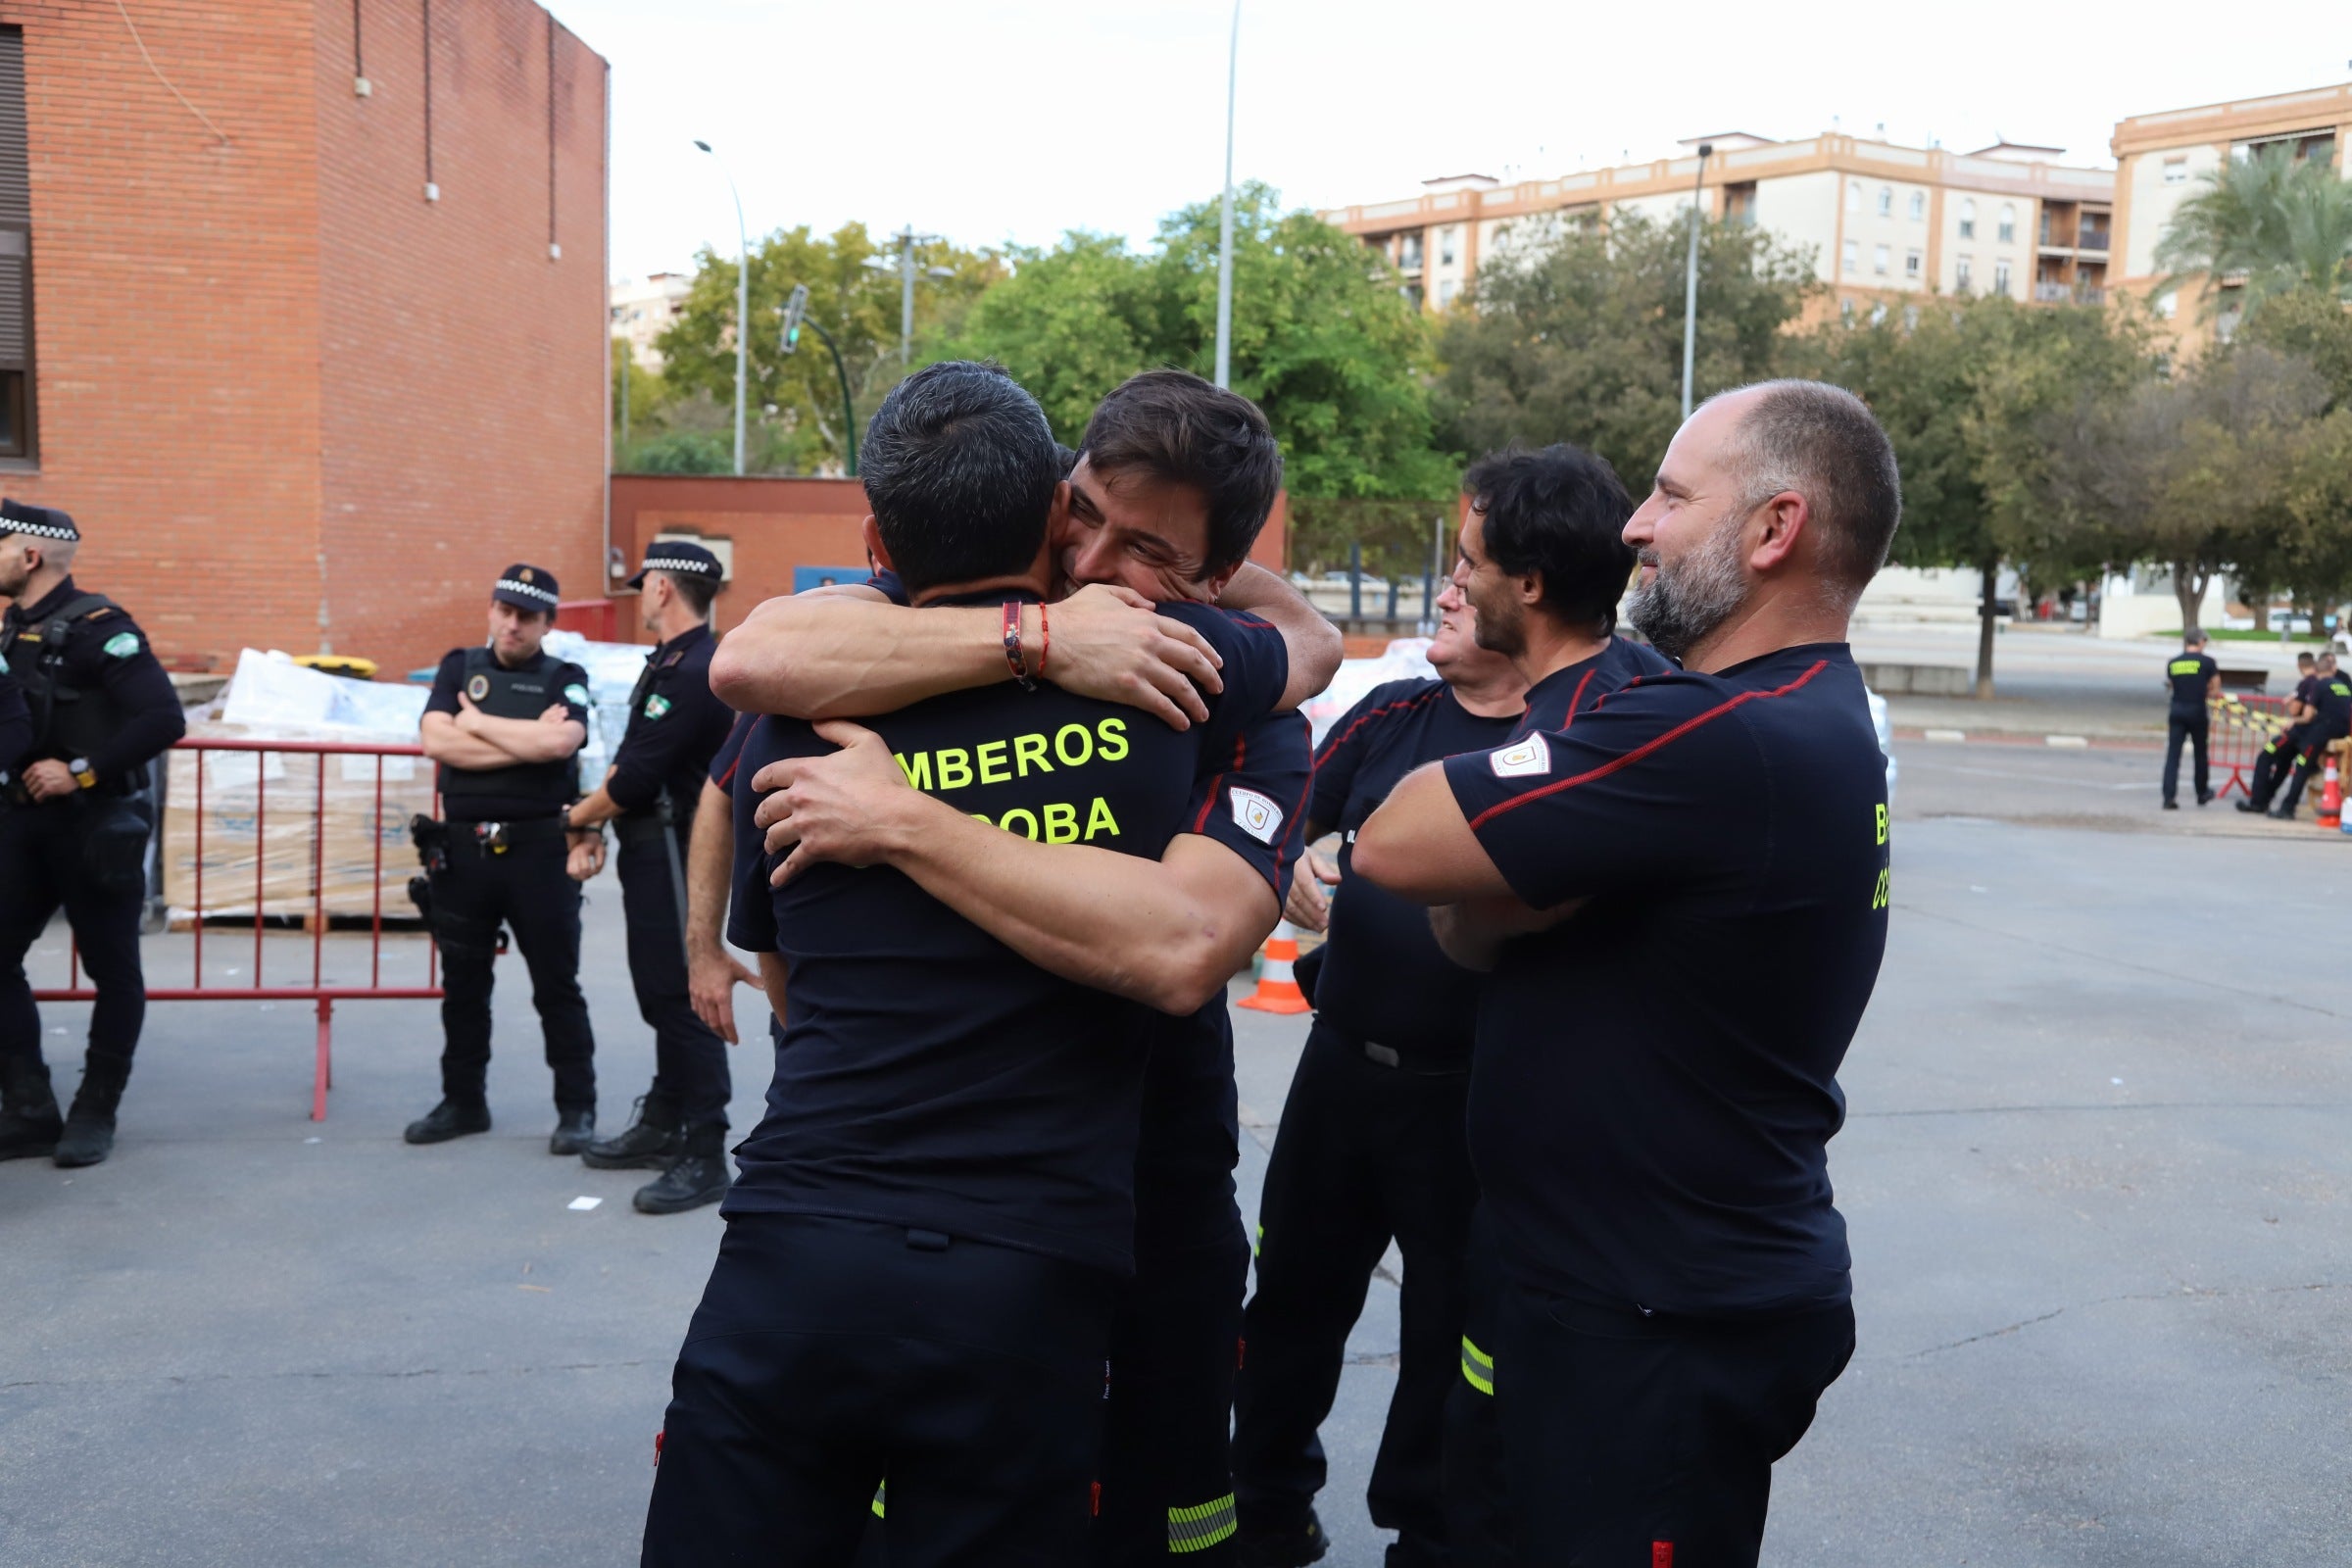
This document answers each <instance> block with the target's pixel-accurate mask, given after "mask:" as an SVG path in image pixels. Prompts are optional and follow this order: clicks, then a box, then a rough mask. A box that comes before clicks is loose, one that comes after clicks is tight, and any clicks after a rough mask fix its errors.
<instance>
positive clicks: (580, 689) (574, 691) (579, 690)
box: [564, 680, 588, 708]
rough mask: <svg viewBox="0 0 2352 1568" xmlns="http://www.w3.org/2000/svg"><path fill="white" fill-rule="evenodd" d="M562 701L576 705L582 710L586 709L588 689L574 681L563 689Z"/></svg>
mask: <svg viewBox="0 0 2352 1568" xmlns="http://www.w3.org/2000/svg"><path fill="white" fill-rule="evenodd" d="M564 701H565V702H567V703H577V704H579V705H580V706H581V707H582V708H586V707H587V706H588V688H587V687H585V686H583V685H581V684H580V683H579V682H578V681H576V680H575V681H573V682H572V683H571V684H570V685H568V686H566V687H564Z"/></svg>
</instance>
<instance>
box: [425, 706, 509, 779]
mask: <svg viewBox="0 0 2352 1568" xmlns="http://www.w3.org/2000/svg"><path fill="white" fill-rule="evenodd" d="M425 717H426V719H427V720H428V722H427V723H426V724H425V725H424V726H423V727H422V729H421V730H420V731H419V732H418V743H419V744H420V745H422V746H423V748H424V755H425V756H427V757H429V758H431V759H432V760H434V761H436V762H445V763H447V764H448V765H449V766H451V767H458V768H465V769H467V770H468V771H472V772H484V771H487V770H488V769H491V768H496V767H509V766H512V765H513V764H514V761H515V759H514V758H512V757H509V756H508V755H507V754H506V753H505V752H502V751H500V750H499V749H498V748H497V747H495V746H493V745H491V744H490V743H489V742H488V741H486V740H483V739H482V738H481V737H479V736H478V735H469V734H467V733H466V731H464V730H462V729H460V728H458V726H457V725H456V724H454V723H451V722H449V721H448V716H447V715H446V714H438V713H428V714H426V715H425ZM433 718H440V719H442V720H443V722H441V723H438V724H435V723H431V722H429V720H431V719H433Z"/></svg>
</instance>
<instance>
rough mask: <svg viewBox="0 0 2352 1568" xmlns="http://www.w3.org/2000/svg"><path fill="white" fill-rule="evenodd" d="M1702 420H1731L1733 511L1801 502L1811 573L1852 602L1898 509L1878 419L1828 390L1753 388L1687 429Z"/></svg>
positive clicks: (1727, 457) (1711, 405)
mask: <svg viewBox="0 0 2352 1568" xmlns="http://www.w3.org/2000/svg"><path fill="white" fill-rule="evenodd" d="M1710 411H1712V412H1713V413H1714V414H1716V415H1717V416H1718V417H1727V416H1728V417H1729V418H1728V423H1727V425H1726V427H1725V429H1724V432H1723V436H1724V441H1723V447H1722V458H1721V462H1722V465H1723V466H1724V468H1725V470H1726V472H1727V473H1728V474H1729V475H1730V476H1731V478H1732V480H1733V482H1734V483H1735V484H1736V485H1737V487H1738V490H1739V494H1740V510H1741V511H1753V510H1755V509H1756V508H1758V507H1761V506H1763V505H1764V504H1765V503H1766V502H1768V501H1770V500H1771V499H1772V498H1773V497H1774V496H1777V495H1782V494H1787V493H1794V494H1796V495H1799V496H1802V497H1803V498H1804V500H1805V510H1806V514H1807V517H1808V521H1809V524H1810V526H1811V527H1812V528H1813V529H1815V530H1816V555H1815V563H1816V564H1817V565H1818V567H1819V569H1820V570H1821V572H1822V574H1823V576H1824V577H1826V578H1828V579H1829V580H1830V582H1831V583H1832V584H1833V585H1835V586H1836V587H1838V588H1840V589H1842V590H1843V591H1844V595H1845V597H1846V599H1847V600H1848V601H1849V602H1850V601H1851V600H1852V599H1854V598H1856V597H1858V596H1859V595H1860V594H1861V592H1862V590H1863V588H1864V587H1865V586H1867V585H1868V584H1869V582H1870V579H1871V578H1873V577H1875V576H1877V575H1878V573H1879V568H1880V567H1881V566H1884V565H1885V564H1887V546H1888V545H1890V544H1891V543H1892V542H1893V540H1894V529H1895V524H1896V522H1897V521H1898V520H1900V518H1901V516H1902V510H1903V498H1902V479H1901V477H1900V475H1899V474H1898V473H1897V471H1896V468H1895V463H1894V445H1893V443H1892V442H1890V441H1888V440H1887V432H1886V431H1885V430H1884V429H1882V428H1880V426H1879V421H1878V419H1877V418H1876V417H1874V416H1873V415H1872V414H1871V412H1870V410H1869V409H1868V408H1866V407H1864V405H1863V403H1862V400H1861V399H1860V398H1858V397H1855V396H1854V395H1853V394H1852V393H1851V392H1848V391H1846V390H1845V389H1844V388H1843V387H1836V386H1832V385H1830V384H1829V383H1828V382H1826V381H1759V382H1757V383H1756V384H1755V385H1753V386H1743V387H1740V388H1739V389H1737V390H1736V391H1731V392H1724V393H1719V394H1717V395H1716V396H1715V397H1712V398H1709V399H1708V400H1707V401H1706V403H1705V404H1704V405H1702V406H1701V408H1700V409H1699V411H1698V412H1697V413H1695V414H1693V415H1692V416H1691V423H1692V424H1693V425H1696V424H1697V422H1698V420H1699V418H1700V417H1702V416H1704V415H1707V414H1708V413H1709V412H1710Z"/></svg>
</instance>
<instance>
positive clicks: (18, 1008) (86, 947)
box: [0, 797, 147, 1070]
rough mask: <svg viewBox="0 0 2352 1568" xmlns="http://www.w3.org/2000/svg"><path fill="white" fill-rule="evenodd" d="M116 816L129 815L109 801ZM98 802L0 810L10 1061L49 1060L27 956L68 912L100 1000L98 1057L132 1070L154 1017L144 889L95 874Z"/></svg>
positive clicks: (2, 1038) (0, 906)
mask: <svg viewBox="0 0 2352 1568" xmlns="http://www.w3.org/2000/svg"><path fill="white" fill-rule="evenodd" d="M105 808H106V809H108V810H122V809H128V808H127V807H125V806H124V805H123V803H118V802H112V801H110V802H107V803H105ZM99 817H100V812H99V810H98V809H95V803H92V802H89V801H86V800H84V799H81V798H78V797H76V798H73V799H68V800H64V801H59V802H55V803H53V804H51V805H46V806H8V805H0V1054H7V1055H25V1056H30V1057H32V1058H33V1059H34V1060H36V1061H37V1060H39V1059H40V1055H41V1015H40V1011H39V1009H38V1008H36V1007H35V1006H34V1005H33V1002H32V985H31V982H30V981H28V980H27V979H26V978H25V954H27V953H28V952H30V951H31V949H32V945H33V944H34V943H35V942H37V941H39V940H40V936H41V933H42V931H44V930H45V929H47V927H48V924H49V918H50V916H52V915H54V914H55V913H56V912H57V911H58V910H59V909H60V908H63V909H64V910H65V911H66V924H67V925H68V927H70V928H71V929H72V931H73V941H74V943H75V944H76V946H77V947H78V948H79V950H80V956H81V967H82V968H83V969H84V970H85V971H87V973H88V974H89V977H90V984H91V986H92V987H93V988H94V989H95V990H96V991H97V993H98V1000H97V1001H96V1002H95V1003H93V1004H92V1005H91V1006H90V1046H89V1059H90V1060H92V1061H109V1062H115V1063H119V1064H120V1065H121V1066H122V1067H123V1068H124V1069H125V1070H127V1069H128V1068H129V1066H130V1057H131V1053H132V1052H134V1051H136V1050H137V1049H138V1044H139V1026H140V1024H141V1023H143V1022H144V1021H145V1020H146V1017H147V983H146V979H145V976H144V974H143V973H142V972H141V970H140V967H139V907H140V905H141V903H142V902H143V900H144V898H145V888H144V885H143V883H141V882H138V881H134V880H132V879H131V878H129V877H123V878H121V879H118V880H116V881H114V882H113V883H112V884H111V885H109V884H107V883H105V882H102V881H101V880H99V879H98V878H96V877H94V876H93V875H92V874H91V869H90V866H89V864H88V859H87V857H86V855H85V853H84V851H85V840H86V839H87V837H88V835H89V833H90V831H91V830H92V829H93V828H94V827H95V826H96V825H97V824H98V821H99Z"/></svg>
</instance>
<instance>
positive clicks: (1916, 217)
mask: <svg viewBox="0 0 2352 1568" xmlns="http://www.w3.org/2000/svg"><path fill="white" fill-rule="evenodd" d="M1927 216H1928V193H1927V192H1926V191H1924V190H1915V191H1913V192H1912V193H1911V221H1913V222H1914V223H1917V222H1921V221H1924V220H1925V219H1926V218H1927Z"/></svg>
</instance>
